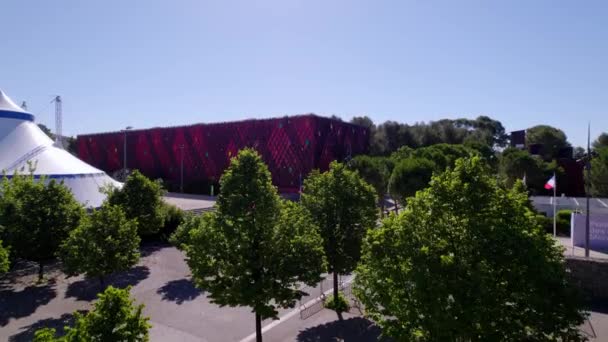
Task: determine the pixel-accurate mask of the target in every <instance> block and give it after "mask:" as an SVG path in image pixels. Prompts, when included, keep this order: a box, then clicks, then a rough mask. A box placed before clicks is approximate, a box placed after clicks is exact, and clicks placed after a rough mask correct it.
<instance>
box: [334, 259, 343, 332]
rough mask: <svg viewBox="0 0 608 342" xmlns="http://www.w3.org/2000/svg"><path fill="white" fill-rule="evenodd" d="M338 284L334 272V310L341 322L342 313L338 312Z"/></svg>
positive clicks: (336, 274) (336, 273) (336, 275)
mask: <svg viewBox="0 0 608 342" xmlns="http://www.w3.org/2000/svg"><path fill="white" fill-rule="evenodd" d="M339 289H340V284H338V272H336V271H334V306H335V308H336V313H337V314H338V319H339V320H340V321H341V320H342V312H341V311H340V310H338V309H337V308H338V298H339V297H340V291H339Z"/></svg>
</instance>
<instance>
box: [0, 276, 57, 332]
mask: <svg viewBox="0 0 608 342" xmlns="http://www.w3.org/2000/svg"><path fill="white" fill-rule="evenodd" d="M56 296H57V292H56V291H55V284H54V283H48V284H44V285H40V286H35V285H31V286H28V287H26V288H24V289H23V290H21V291H15V290H12V289H2V290H0V327H2V326H5V325H7V324H8V322H9V320H10V319H11V318H21V317H26V316H29V315H31V314H33V313H34V311H36V309H38V307H40V306H42V305H45V304H48V303H49V302H50V301H51V300H52V299H53V298H55V297H56Z"/></svg>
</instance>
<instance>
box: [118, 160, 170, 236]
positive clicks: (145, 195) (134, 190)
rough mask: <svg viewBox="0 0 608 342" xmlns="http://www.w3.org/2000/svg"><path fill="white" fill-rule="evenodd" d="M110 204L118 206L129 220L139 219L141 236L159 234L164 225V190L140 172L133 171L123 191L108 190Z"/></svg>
mask: <svg viewBox="0 0 608 342" xmlns="http://www.w3.org/2000/svg"><path fill="white" fill-rule="evenodd" d="M107 193H108V199H107V201H108V203H110V204H111V205H118V206H120V207H121V208H122V210H123V211H124V212H125V214H126V215H127V218H129V219H137V225H138V231H139V234H140V235H141V236H144V235H151V234H154V233H157V232H158V231H159V230H160V229H161V228H162V226H163V223H164V216H163V214H164V210H163V201H162V195H163V189H162V187H161V186H160V184H159V183H157V182H154V181H151V180H150V179H148V178H147V177H146V176H144V175H142V174H141V173H140V172H139V171H137V170H135V171H133V172H132V173H131V174H130V175H129V176H128V177H127V181H126V182H125V183H124V185H123V186H122V188H121V189H117V188H111V189H108V190H107Z"/></svg>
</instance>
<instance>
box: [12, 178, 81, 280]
mask: <svg viewBox="0 0 608 342" xmlns="http://www.w3.org/2000/svg"><path fill="white" fill-rule="evenodd" d="M0 193H2V196H1V197H0V225H2V226H3V227H4V233H3V235H4V238H3V240H4V241H5V243H6V244H7V245H9V246H11V251H12V253H13V254H14V256H15V257H20V258H23V259H27V260H31V261H35V262H37V263H38V266H39V267H38V277H39V279H42V277H43V272H44V264H45V262H46V261H48V260H49V259H51V258H53V257H54V256H55V253H56V252H57V250H58V248H59V245H60V244H61V243H62V242H63V241H64V240H65V239H66V238H67V236H68V234H69V233H70V231H72V230H73V229H75V228H76V227H78V225H79V224H80V221H81V219H82V217H83V216H84V209H83V207H82V206H81V205H80V203H78V202H77V201H76V200H75V199H74V196H73V195H72V193H71V191H70V190H69V189H68V188H67V187H65V186H64V185H63V183H62V182H56V181H55V180H54V179H51V180H50V181H48V182H47V180H46V179H44V178H42V179H39V180H36V179H34V176H33V175H27V176H26V175H18V174H15V175H13V177H12V178H11V179H9V178H8V177H4V179H3V180H2V184H1V185H0Z"/></svg>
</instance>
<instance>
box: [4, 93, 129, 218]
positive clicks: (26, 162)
mask: <svg viewBox="0 0 608 342" xmlns="http://www.w3.org/2000/svg"><path fill="white" fill-rule="evenodd" d="M30 165H31V166H32V167H34V170H33V171H32V173H33V176H34V177H35V178H36V179H40V178H42V177H44V179H46V180H50V179H55V180H57V181H62V182H64V184H65V185H66V186H67V187H68V188H70V190H71V191H72V193H73V194H74V197H75V198H76V200H78V201H79V202H81V203H83V204H84V205H86V206H88V207H99V206H100V205H101V203H102V202H103V200H104V199H105V197H106V195H105V194H104V193H103V192H102V191H100V187H103V186H106V185H108V184H110V185H113V186H116V187H120V186H121V184H120V183H119V182H116V181H115V180H113V179H112V178H111V177H109V176H108V175H107V174H106V173H104V172H103V171H101V170H99V169H97V168H94V167H93V166H91V165H89V164H87V163H85V162H83V161H82V160H80V159H78V158H76V157H75V156H73V155H71V154H70V153H69V152H67V151H65V150H63V149H61V148H58V147H57V146H55V145H54V144H53V140H51V139H50V138H49V137H48V136H47V135H46V134H45V133H44V132H42V130H41V129H40V127H38V125H36V124H35V123H34V115H32V114H30V113H28V112H26V111H24V110H23V109H21V108H19V106H17V105H16V104H15V103H14V102H13V101H12V100H11V99H10V98H9V97H8V96H6V95H5V94H4V93H3V92H2V91H0V171H4V172H6V176H7V177H9V178H11V177H12V176H13V174H14V173H19V174H28V173H29V172H30V170H29V167H30Z"/></svg>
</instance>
